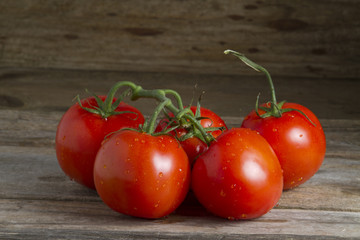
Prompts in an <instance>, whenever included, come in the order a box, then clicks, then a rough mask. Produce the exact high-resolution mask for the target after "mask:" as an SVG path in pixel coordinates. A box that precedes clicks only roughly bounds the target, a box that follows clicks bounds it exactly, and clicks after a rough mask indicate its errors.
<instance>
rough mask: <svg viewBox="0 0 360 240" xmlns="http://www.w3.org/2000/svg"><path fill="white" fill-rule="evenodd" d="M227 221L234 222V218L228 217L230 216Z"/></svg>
mask: <svg viewBox="0 0 360 240" xmlns="http://www.w3.org/2000/svg"><path fill="white" fill-rule="evenodd" d="M227 219H228V220H230V221H234V220H235V218H234V217H230V216H229V217H227Z"/></svg>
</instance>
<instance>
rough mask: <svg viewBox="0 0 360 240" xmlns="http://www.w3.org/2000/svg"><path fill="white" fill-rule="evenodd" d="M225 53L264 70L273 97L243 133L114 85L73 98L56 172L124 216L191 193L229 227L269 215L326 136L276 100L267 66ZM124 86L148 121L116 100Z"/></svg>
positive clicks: (202, 113)
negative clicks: (103, 92) (150, 103)
mask: <svg viewBox="0 0 360 240" xmlns="http://www.w3.org/2000/svg"><path fill="white" fill-rule="evenodd" d="M225 53H231V54H233V55H235V56H237V57H239V58H240V59H241V60H242V61H244V62H245V63H246V64H247V65H249V66H251V67H252V68H254V69H255V70H257V71H262V72H264V73H265V74H266V75H267V76H268V79H269V83H270V86H271V89H272V101H270V102H268V103H266V104H263V105H260V106H259V104H258V99H257V102H256V107H255V110H254V111H252V112H251V113H249V115H247V116H246V117H245V118H244V121H243V123H242V125H241V127H237V128H231V129H228V127H227V126H226V124H225V122H224V120H223V119H222V118H221V117H220V116H218V115H217V114H215V113H214V112H213V111H211V110H209V109H206V108H203V107H201V106H200V103H199V102H198V104H197V106H189V107H184V106H183V104H182V100H181V97H180V96H179V95H178V93H177V92H175V91H173V90H168V89H154V90H145V89H143V88H142V87H141V86H138V85H136V84H134V83H132V82H119V83H117V84H115V85H114V86H113V88H111V89H110V91H109V94H108V95H107V96H96V95H95V96H93V97H89V98H86V99H84V100H80V99H78V102H77V103H76V104H74V105H73V106H72V107H70V109H69V110H68V111H67V112H66V113H65V114H64V116H63V117H62V119H61V121H60V123H59V125H58V129H57V133H56V154H57V158H58V162H59V165H60V166H61V168H62V170H63V171H64V172H65V173H66V174H67V175H68V176H69V177H70V178H71V179H74V180H75V181H77V182H78V183H80V184H83V185H85V186H87V187H89V188H93V189H96V191H97V193H98V194H99V196H100V198H101V199H102V200H103V201H104V202H105V203H106V204H107V205H108V206H109V207H110V208H112V209H113V210H115V211H117V212H120V213H122V214H127V215H130V216H135V217H141V218H149V219H154V218H160V217H164V216H166V215H168V214H170V213H172V212H173V211H175V210H176V209H177V208H178V207H179V206H180V204H181V203H182V202H183V200H184V199H185V197H186V196H187V194H188V193H189V192H190V191H192V192H193V193H194V195H195V196H196V198H197V200H198V201H199V202H200V203H201V204H202V205H203V206H204V207H205V208H206V209H207V210H208V211H209V212H211V213H213V214H214V215H217V216H219V217H223V218H227V219H230V220H238V219H253V218H257V217H260V216H262V215H264V214H266V213H267V212H269V211H270V210H271V209H272V208H273V207H274V206H275V205H276V204H277V203H278V201H279V199H280V197H281V194H282V192H283V190H286V189H291V188H294V187H296V186H298V185H300V184H302V183H304V182H305V181H307V180H308V179H310V178H311V177H312V176H313V175H314V174H315V173H316V172H317V170H318V169H319V168H320V166H321V164H322V161H323V159H324V155H325V146H326V142H325V135H324V132H323V129H322V128H321V125H320V122H319V120H318V119H317V117H316V116H315V115H314V114H313V113H312V112H311V111H310V110H309V109H307V108H305V107H304V106H301V105H299V104H295V103H285V102H281V103H278V102H277V101H276V98H275V92H274V87H273V85H272V81H271V78H270V75H269V74H268V73H267V71H266V70H265V69H264V68H262V67H261V66H259V65H257V64H255V63H253V62H251V61H250V60H249V59H247V58H245V57H244V56H243V55H241V54H239V53H237V52H234V51H231V50H227V51H226V52H225ZM122 87H127V90H126V91H125V92H124V93H125V94H124V95H130V96H131V98H130V99H131V100H137V99H141V98H153V99H155V100H157V102H158V105H157V107H156V109H155V110H154V113H153V114H152V116H150V117H149V118H148V119H146V120H145V118H144V116H143V114H142V113H141V112H140V111H139V110H138V109H136V108H135V107H132V106H130V105H129V104H127V103H124V102H123V101H122V98H119V99H115V97H114V95H115V93H116V92H117V91H118V90H119V89H120V88H122ZM169 95H171V97H172V98H169ZM171 99H175V100H176V103H175V104H174V103H173V102H172V100H171ZM161 113H164V114H163V115H160V114H161Z"/></svg>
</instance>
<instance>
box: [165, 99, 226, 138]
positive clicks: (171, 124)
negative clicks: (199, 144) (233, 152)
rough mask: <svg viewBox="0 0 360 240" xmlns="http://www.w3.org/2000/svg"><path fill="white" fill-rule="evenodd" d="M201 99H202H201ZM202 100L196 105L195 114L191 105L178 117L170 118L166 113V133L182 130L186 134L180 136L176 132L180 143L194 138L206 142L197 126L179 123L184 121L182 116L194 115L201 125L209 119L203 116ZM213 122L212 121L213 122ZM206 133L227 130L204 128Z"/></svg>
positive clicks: (187, 122)
mask: <svg viewBox="0 0 360 240" xmlns="http://www.w3.org/2000/svg"><path fill="white" fill-rule="evenodd" d="M200 99H201V98H200ZM200 99H199V100H198V102H197V105H196V111H195V113H193V112H192V111H191V104H190V106H188V107H186V108H184V110H183V111H180V112H179V113H178V115H177V116H176V117H173V116H170V114H168V113H167V112H166V111H165V117H166V118H165V119H166V121H167V124H166V126H165V127H164V128H163V129H164V130H163V131H165V132H166V133H169V132H172V131H174V130H176V129H181V130H183V131H182V132H184V133H185V134H179V132H177V131H175V138H176V139H177V140H178V141H180V142H183V141H185V140H187V139H189V138H193V137H197V138H199V139H200V140H201V141H203V142H205V143H207V142H206V139H205V138H204V137H203V135H202V134H201V132H200V131H199V129H197V128H196V126H195V125H194V124H192V123H190V122H189V121H178V119H182V118H183V116H182V114H184V113H185V114H186V113H187V114H192V115H193V116H194V118H195V120H196V121H197V123H198V124H201V123H200V121H201V120H204V119H209V120H211V119H210V118H208V117H202V116H201V105H200ZM211 121H212V120H211ZM203 128H204V130H205V132H206V133H208V134H210V135H212V132H214V131H219V130H220V131H224V130H225V129H226V128H225V127H224V126H222V127H203Z"/></svg>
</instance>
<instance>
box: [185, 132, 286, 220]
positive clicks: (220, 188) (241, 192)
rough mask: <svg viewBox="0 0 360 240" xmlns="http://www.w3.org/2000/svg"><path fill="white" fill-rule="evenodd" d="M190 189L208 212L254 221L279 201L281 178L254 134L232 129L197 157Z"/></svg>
mask: <svg viewBox="0 0 360 240" xmlns="http://www.w3.org/2000/svg"><path fill="white" fill-rule="evenodd" d="M191 176H192V185H191V187H192V190H193V192H194V194H195V196H196V197H197V199H198V200H199V202H200V203H201V204H202V205H203V206H204V207H205V208H206V209H207V210H208V211H209V212H211V213H213V214H215V215H217V216H220V217H223V218H227V219H229V220H239V219H253V218H258V217H260V216H262V215H264V214H266V213H267V212H269V211H270V210H271V209H272V208H273V207H274V206H275V205H276V204H277V203H278V201H279V199H280V197H281V194H282V190H283V175H282V170H281V167H280V164H279V161H278V159H277V157H276V155H275V153H274V151H273V150H272V148H271V147H270V145H269V144H268V142H267V141H266V140H265V139H264V138H263V137H262V136H261V135H259V134H258V133H257V132H256V131H252V130H250V129H246V128H233V129H230V130H228V131H225V132H224V133H222V134H221V135H220V136H219V137H218V138H217V139H216V141H215V142H213V143H212V144H211V145H210V147H209V149H208V150H207V151H206V152H205V153H203V154H202V155H200V156H199V158H198V159H197V160H196V162H195V164H194V166H193V169H192V175H191Z"/></svg>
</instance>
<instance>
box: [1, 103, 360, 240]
mask: <svg viewBox="0 0 360 240" xmlns="http://www.w3.org/2000/svg"><path fill="white" fill-rule="evenodd" d="M61 115H62V112H59V111H58V112H44V111H39V112H35V111H23V110H0V176H1V181H0V238H1V239H43V238H47V239H84V238H86V239H96V238H98V237H99V236H100V237H101V238H102V239H104V238H106V239H127V238H131V239H143V238H146V239H159V238H160V239H184V238H186V239H214V238H215V239H217V238H219V239H248V238H251V239H288V238H293V239H309V238H316V239H336V238H340V237H341V238H348V239H351V238H358V237H360V178H359V177H358V176H359V175H358V173H359V170H360V161H359V159H360V154H359V153H360V151H359V149H360V144H359V141H360V138H359V137H358V133H359V130H360V121H359V120H331V119H329V120H327V119H325V120H322V123H323V126H324V129H325V132H326V136H327V141H328V143H329V145H328V150H327V155H326V158H325V161H324V164H323V165H322V167H321V169H320V171H319V172H318V173H317V174H316V175H315V176H314V177H313V178H312V179H311V180H309V181H308V182H307V183H305V184H303V185H302V186H300V187H298V188H296V189H293V190H291V191H286V192H284V193H283V195H282V197H281V199H280V202H279V204H278V205H277V206H276V207H275V208H274V209H273V210H271V212H270V213H268V214H266V215H264V216H263V217H261V218H259V219H255V220H252V221H240V222H231V221H227V220H224V219H220V218H217V217H214V216H212V215H211V214H210V213H207V212H206V211H205V210H204V209H203V208H202V207H201V206H200V205H198V204H197V203H196V201H194V199H193V196H191V195H189V198H188V199H187V200H186V201H185V202H184V204H183V205H182V206H181V207H180V208H179V209H178V210H177V211H176V212H174V213H173V214H171V215H170V216H168V217H166V218H162V219H158V220H153V221H149V220H143V219H137V218H131V217H127V216H124V215H121V214H118V213H116V212H114V211H112V210H110V209H109V208H108V207H106V206H105V205H104V204H103V203H102V201H101V199H100V198H99V197H98V195H97V194H96V192H95V191H93V190H89V189H87V188H85V187H83V186H80V185H79V184H77V183H75V182H73V181H70V180H69V179H68V178H67V177H66V176H65V175H64V173H63V172H62V171H61V169H60V167H59V165H58V163H57V160H56V156H55V150H54V148H53V147H54V136H55V130H56V126H57V123H58V121H59V119H60V117H61ZM224 119H225V121H226V122H227V123H228V125H229V126H230V127H231V126H236V125H238V124H239V123H240V121H241V118H238V117H237V118H236V117H224ZM339 148H340V150H339ZM345 153H346V154H345Z"/></svg>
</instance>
